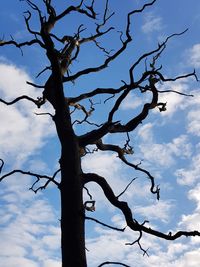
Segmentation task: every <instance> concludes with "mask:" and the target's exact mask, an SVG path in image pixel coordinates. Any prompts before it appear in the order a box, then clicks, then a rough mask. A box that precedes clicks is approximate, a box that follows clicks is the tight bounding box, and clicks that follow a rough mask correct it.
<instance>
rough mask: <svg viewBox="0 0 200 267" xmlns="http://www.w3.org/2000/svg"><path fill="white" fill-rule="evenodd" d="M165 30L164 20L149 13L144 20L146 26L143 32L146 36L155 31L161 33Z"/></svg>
mask: <svg viewBox="0 0 200 267" xmlns="http://www.w3.org/2000/svg"><path fill="white" fill-rule="evenodd" d="M162 29H163V25H162V18H161V17H159V16H156V15H154V14H153V13H151V12H149V13H147V14H146V16H145V18H144V24H143V25H142V31H143V32H144V33H146V34H149V33H152V32H154V31H160V30H162Z"/></svg>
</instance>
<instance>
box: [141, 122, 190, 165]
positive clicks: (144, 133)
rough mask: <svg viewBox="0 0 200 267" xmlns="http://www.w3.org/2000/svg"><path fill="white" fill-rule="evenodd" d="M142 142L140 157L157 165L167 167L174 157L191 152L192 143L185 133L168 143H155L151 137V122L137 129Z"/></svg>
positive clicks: (187, 155)
mask: <svg viewBox="0 0 200 267" xmlns="http://www.w3.org/2000/svg"><path fill="white" fill-rule="evenodd" d="M139 136H140V137H141V140H142V143H141V144H140V145H139V148H140V151H141V153H142V158H143V159H145V160H148V161H149V162H151V163H156V164H157V166H159V165H160V166H162V167H169V166H171V165H173V164H174V163H175V162H176V161H175V158H176V157H181V158H188V157H190V156H191V153H192V145H191V143H190V141H189V139H188V137H187V136H186V135H180V136H178V137H175V138H173V139H172V141H171V142H168V143H164V142H163V143H156V141H155V140H154V137H153V124H151V123H148V124H145V125H143V126H142V127H141V128H140V129H139Z"/></svg>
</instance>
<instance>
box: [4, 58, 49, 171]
mask: <svg viewBox="0 0 200 267" xmlns="http://www.w3.org/2000/svg"><path fill="white" fill-rule="evenodd" d="M0 71H1V73H4V75H2V77H1V80H0V96H1V98H2V99H4V100H6V101H11V100H13V99H14V98H16V97H17V96H20V95H23V94H26V95H29V96H31V97H33V98H36V97H37V96H40V95H41V92H39V91H38V90H35V89H32V88H30V86H27V84H26V81H27V80H29V81H31V78H30V77H29V75H28V74H27V73H26V71H25V70H23V69H21V68H18V67H16V66H14V65H12V64H10V63H4V62H3V63H0ZM47 109H48V110H49V107H45V108H44V109H41V111H47ZM0 110H1V127H0V147H1V157H2V158H3V159H4V160H5V161H6V160H7V159H9V163H10V162H13V161H15V164H16V166H17V165H19V164H22V163H23V162H24V161H25V160H27V157H28V156H30V155H31V154H33V153H34V152H36V151H37V150H38V149H40V148H41V147H42V146H43V145H44V142H45V140H46V139H47V138H48V137H50V136H52V134H53V133H54V129H53V126H52V123H51V121H50V119H49V118H48V117H47V116H40V117H39V116H36V115H35V114H34V113H35V112H38V110H37V109H36V108H35V107H34V106H33V104H32V103H29V102H28V101H26V100H22V101H20V102H18V103H17V104H15V105H12V106H6V105H4V104H2V103H1V105H0Z"/></svg>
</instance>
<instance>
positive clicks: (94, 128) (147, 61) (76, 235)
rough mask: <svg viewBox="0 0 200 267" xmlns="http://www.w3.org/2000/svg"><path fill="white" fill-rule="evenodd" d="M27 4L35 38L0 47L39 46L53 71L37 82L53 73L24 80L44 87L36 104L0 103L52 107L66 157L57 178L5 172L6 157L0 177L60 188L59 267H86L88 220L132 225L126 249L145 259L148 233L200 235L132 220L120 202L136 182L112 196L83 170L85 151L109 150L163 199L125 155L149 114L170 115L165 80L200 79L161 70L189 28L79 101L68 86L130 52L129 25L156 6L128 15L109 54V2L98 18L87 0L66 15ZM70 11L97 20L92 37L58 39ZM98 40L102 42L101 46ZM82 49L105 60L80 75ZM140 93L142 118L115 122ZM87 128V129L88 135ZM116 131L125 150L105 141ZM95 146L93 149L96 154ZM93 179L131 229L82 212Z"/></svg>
mask: <svg viewBox="0 0 200 267" xmlns="http://www.w3.org/2000/svg"><path fill="white" fill-rule="evenodd" d="M21 1H23V0H21ZM24 2H26V4H27V5H28V7H29V10H28V11H26V12H25V16H24V19H25V24H26V28H27V30H28V32H29V33H30V34H31V36H32V39H30V40H27V41H25V42H22V43H19V42H16V41H15V40H14V39H13V38H11V40H8V41H7V40H4V38H2V39H1V41H0V46H9V45H13V46H15V47H17V48H19V49H20V50H21V51H22V49H23V47H27V46H33V45H36V46H39V47H40V49H41V50H43V51H44V52H45V53H46V57H47V58H48V61H49V66H47V67H44V69H43V70H42V71H40V72H39V74H38V77H39V76H40V75H42V74H43V73H44V72H46V71H47V72H48V73H50V75H49V76H48V78H47V79H46V82H45V83H44V85H38V84H35V83H31V82H27V83H28V84H29V85H30V86H33V87H35V88H41V89H42V90H43V93H42V95H41V96H39V97H38V98H37V99H34V98H31V97H29V96H28V95H21V96H18V97H17V98H16V99H14V100H12V101H10V102H9V101H6V100H5V99H0V102H1V103H3V104H5V105H14V104H15V103H17V102H19V101H21V100H27V101H30V102H32V103H33V104H34V105H36V106H37V107H38V108H40V107H41V106H43V105H45V103H46V102H49V103H50V104H51V105H52V107H53V108H54V111H55V113H54V114H50V113H49V114H47V115H49V116H51V118H52V123H54V124H55V127H56V132H57V135H58V138H59V141H60V145H61V155H60V159H59V165H60V168H59V169H58V170H56V171H55V173H54V174H53V175H52V176H47V175H43V174H38V173H34V172H29V171H24V170H21V169H15V170H12V171H10V172H8V173H3V167H4V161H3V159H1V166H0V172H1V174H2V176H1V177H0V181H2V180H4V179H5V178H7V177H8V176H11V175H13V174H15V173H21V174H24V175H29V176H33V177H35V178H36V180H35V182H34V183H33V185H32V187H31V189H32V190H33V191H34V192H35V193H36V192H37V191H38V190H41V189H45V188H46V187H47V186H48V184H49V183H54V184H55V185H56V186H57V188H58V190H59V191H60V196H61V250H62V266H63V267H75V266H76V267H85V266H87V261H86V253H85V251H86V246H85V220H93V221H95V222H97V223H100V224H101V225H104V226H106V227H109V228H111V229H113V230H118V231H125V229H126V228H127V227H129V228H130V229H131V230H133V231H135V232H137V233H138V234H139V237H138V239H137V240H135V241H134V242H133V243H129V244H135V243H137V244H138V245H139V247H140V249H141V250H142V251H143V253H144V254H147V251H146V250H145V249H144V248H143V247H142V246H141V243H140V240H141V238H142V235H143V233H147V234H149V235H153V236H156V237H158V238H162V239H166V240H175V239H177V238H179V237H181V236H186V237H188V236H199V235H200V232H198V231H189V232H188V231H178V232H176V233H171V232H170V233H162V232H160V231H157V230H155V229H151V228H149V227H148V226H146V225H147V221H144V222H139V221H138V220H137V218H135V217H133V214H132V211H131V209H130V208H129V205H128V203H126V202H124V201H121V200H120V197H121V196H122V194H124V193H125V191H126V190H127V189H128V187H129V186H130V184H131V183H132V182H133V181H134V179H133V180H132V181H131V182H130V183H129V184H128V185H127V186H126V188H125V189H124V190H123V192H121V193H120V194H119V195H115V194H114V192H113V190H112V188H111V186H110V185H109V184H108V182H107V179H106V177H102V176H100V175H98V174H96V173H84V172H83V170H82V162H81V158H82V157H84V156H85V155H87V154H88V153H95V152H98V151H111V152H113V153H115V154H116V155H117V156H118V157H119V159H120V160H121V161H122V162H123V163H124V164H125V165H127V166H129V167H130V168H131V169H133V170H135V171H138V172H141V173H143V174H145V176H147V177H148V179H149V182H150V191H151V193H152V194H155V196H156V198H157V199H158V200H159V198H160V188H159V186H158V185H156V184H155V179H154V176H153V175H152V174H151V173H150V172H149V171H148V170H147V169H145V168H143V167H142V164H141V163H138V164H134V163H132V162H131V161H128V159H127V158H128V157H127V155H131V154H133V148H132V146H131V140H130V136H129V133H130V132H133V131H134V130H135V129H136V128H137V127H138V126H139V125H140V124H141V123H142V122H143V121H144V120H145V119H146V118H147V117H148V115H149V113H150V112H151V110H153V109H159V111H160V112H164V111H165V110H166V103H162V102H159V100H158V96H159V94H161V93H163V92H165V93H166V92H167V91H164V90H162V85H163V84H164V83H165V82H168V81H176V80H180V79H184V78H188V77H194V78H195V79H196V80H197V77H196V74H195V71H193V72H191V73H188V74H183V75H179V76H176V77H171V78H166V77H165V75H164V74H163V73H162V67H161V66H157V65H158V64H157V62H158V60H159V58H160V56H161V54H162V52H163V51H164V50H165V48H166V45H167V43H168V41H169V40H170V39H172V38H173V37H177V36H180V35H182V34H184V32H185V31H183V32H180V33H176V34H172V35H170V36H168V37H167V38H166V39H165V40H164V41H163V42H162V43H160V44H158V45H157V47H155V49H153V50H151V51H148V52H146V53H144V54H142V55H141V56H139V57H138V59H137V60H136V61H135V62H132V64H131V66H130V68H129V69H127V73H128V79H127V81H121V85H120V86H119V87H117V88H110V87H109V88H98V87H97V88H95V87H94V89H93V90H90V91H89V90H88V91H86V90H83V91H82V92H79V94H77V92H76V93H75V94H74V96H69V95H67V93H66V92H65V90H64V87H65V86H67V85H68V84H69V83H73V84H76V81H77V80H78V79H79V78H85V79H90V75H91V74H93V73H98V72H100V71H102V70H104V69H106V68H107V67H108V66H110V63H112V62H114V61H115V60H116V59H118V58H119V57H120V56H121V55H122V54H123V53H125V52H126V50H127V47H128V45H129V44H130V43H131V42H132V36H131V22H132V20H133V17H134V16H135V15H137V14H138V13H142V12H143V10H145V9H147V8H149V7H150V6H152V5H153V4H154V3H155V2H156V0H154V1H152V2H149V3H146V4H144V5H143V6H142V7H141V8H140V9H137V10H133V11H130V12H129V13H128V14H127V17H126V25H125V28H124V31H123V32H120V33H119V43H118V48H117V49H115V50H114V51H113V50H110V51H108V50H107V49H106V48H105V47H106V44H105V46H104V45H103V44H102V42H103V41H104V42H105V43H106V40H108V39H109V36H110V33H111V32H113V31H114V30H115V28H114V27H113V26H110V21H111V18H112V17H113V16H114V12H113V13H112V12H110V10H109V1H108V0H105V3H104V5H105V6H104V10H103V12H102V13H101V14H99V11H98V10H96V1H95V0H92V1H90V4H86V3H85V2H86V1H84V0H82V1H81V2H80V3H79V4H78V5H71V6H67V7H66V4H64V3H63V11H62V12H60V13H59V12H57V11H56V10H55V8H54V6H53V4H52V1H51V0H43V1H41V4H42V5H43V7H40V6H39V5H36V4H35V3H34V1H31V0H24ZM88 2H89V1H88ZM102 5H103V3H102ZM44 14H45V15H44ZM71 14H72V15H73V14H74V15H76V16H78V17H79V20H80V21H81V18H84V21H85V20H86V19H88V20H89V23H90V24H91V23H93V27H91V29H92V30H93V33H92V34H88V32H87V31H86V27H85V26H84V25H83V24H82V23H81V22H80V24H79V26H78V28H77V29H73V30H74V31H76V32H75V33H74V34H69V35H68V34H67V30H68V29H66V33H65V34H66V35H63V36H58V35H57V34H55V33H53V30H54V29H55V26H56V25H57V24H59V23H60V22H62V21H63V20H64V19H65V18H66V17H68V16H69V15H71ZM33 16H37V18H38V21H39V27H40V28H39V29H38V30H33V29H32V27H31V20H32V17H33ZM79 20H78V22H79ZM84 23H85V22H84ZM70 27H73V25H70ZM87 34H88V35H87ZM99 40H101V43H100V41H99ZM85 44H87V45H88V47H90V45H93V46H94V47H96V49H97V51H99V53H103V54H104V55H106V57H102V63H101V64H99V65H97V66H92V67H85V68H83V69H80V70H78V71H77V72H72V71H71V66H72V64H74V65H75V64H77V60H78V59H79V56H80V54H81V51H82V47H84V45H85ZM22 53H23V51H22ZM142 64H143V66H144V68H143V69H144V70H143V71H142V72H141V73H140V74H137V75H135V72H136V70H137V68H138V67H139V66H141V65H142ZM136 90H137V92H139V93H140V94H141V95H143V96H145V94H148V95H151V99H150V100H149V101H147V102H146V103H145V104H144V105H143V106H142V108H141V110H140V111H139V112H138V114H137V115H134V116H133V117H131V118H130V119H129V120H128V121H126V120H124V121H125V122H124V121H123V122H122V121H121V118H120V119H118V115H119V112H118V111H119V109H120V107H121V105H122V103H123V102H124V100H125V99H126V98H127V96H129V94H130V93H131V92H133V91H136ZM168 93H170V92H168ZM171 93H177V94H181V95H183V97H184V96H188V95H186V94H184V93H181V92H178V91H173V90H171ZM95 96H102V98H104V103H102V105H106V103H107V102H108V101H110V100H112V101H111V102H110V105H109V110H108V112H107V114H104V116H103V117H104V118H105V119H104V120H103V121H102V122H101V123H97V122H93V121H90V120H89V119H90V117H91V116H92V115H93V113H95V105H96V103H95V102H94V101H93V97H95ZM84 100H88V101H89V103H90V106H89V108H87V107H86V106H85V105H84V103H85V102H84ZM76 111H81V112H82V114H83V117H82V119H77V117H76V115H75V114H76ZM44 115H45V114H44ZM74 118H75V119H74ZM77 125H80V127H81V134H79V133H78V132H76V126H77ZM84 129H86V130H85V132H84ZM117 133H125V134H126V140H125V141H124V143H125V144H124V146H122V147H121V146H120V145H118V144H111V143H105V141H104V137H105V136H107V135H109V134H110V135H114V134H117ZM91 145H92V146H93V148H92V149H91ZM57 176H60V180H59V179H57ZM41 181H44V183H43V184H42V186H41V184H40V182H41ZM90 182H94V183H96V184H98V185H99V186H100V188H101V189H102V190H103V193H104V195H105V198H107V200H108V201H109V202H110V203H111V204H112V205H113V206H115V207H116V208H118V209H119V210H120V211H121V212H122V214H123V216H124V218H125V221H126V224H127V226H126V227H125V228H123V229H118V228H117V227H115V226H111V225H107V224H105V223H103V222H101V221H99V220H97V219H94V218H91V217H88V216H86V215H85V211H94V210H95V201H94V200H93V196H91V194H90V192H89V190H88V189H87V184H88V183H90ZM83 190H85V191H86V193H87V194H88V197H89V200H87V201H84V200H83ZM108 264H116V265H121V266H127V265H126V264H123V263H120V262H104V263H102V264H101V265H99V267H100V266H104V265H108Z"/></svg>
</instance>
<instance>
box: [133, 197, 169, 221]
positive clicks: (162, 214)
mask: <svg viewBox="0 0 200 267" xmlns="http://www.w3.org/2000/svg"><path fill="white" fill-rule="evenodd" d="M172 207H173V203H172V202H171V201H162V200H161V201H159V202H154V203H153V204H151V205H148V206H145V207H143V206H141V207H135V209H134V212H135V213H138V214H140V215H142V216H143V217H144V219H145V220H147V219H148V220H160V221H162V222H168V221H169V220H170V213H171V210H172Z"/></svg>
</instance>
